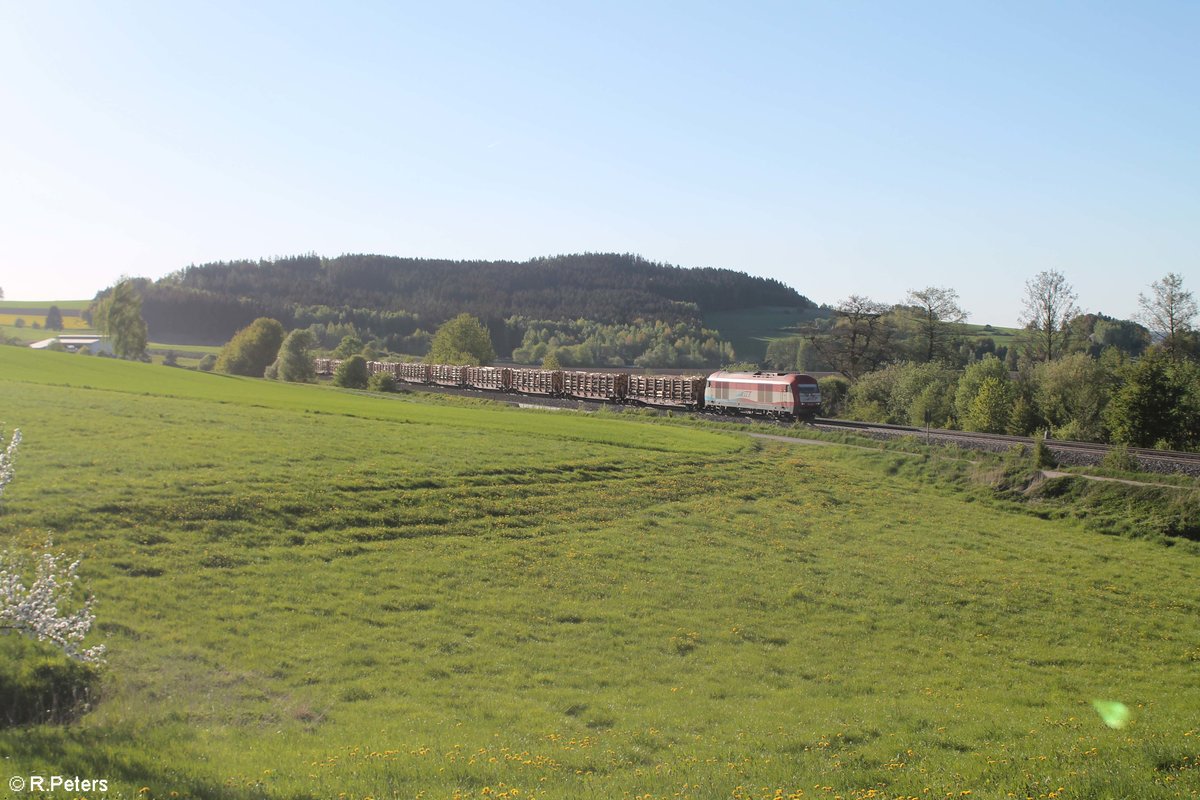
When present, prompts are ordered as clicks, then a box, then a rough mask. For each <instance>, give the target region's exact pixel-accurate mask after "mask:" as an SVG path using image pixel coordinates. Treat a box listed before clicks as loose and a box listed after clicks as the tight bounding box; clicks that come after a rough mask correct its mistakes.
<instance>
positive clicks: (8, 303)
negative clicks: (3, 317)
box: [0, 300, 92, 317]
mask: <svg viewBox="0 0 1200 800" xmlns="http://www.w3.org/2000/svg"><path fill="white" fill-rule="evenodd" d="M91 304H92V301H91V300H0V313H3V312H4V311H5V310H6V309H10V308H21V309H26V308H32V309H39V310H40V311H41V314H42V316H43V317H45V316H46V312H47V311H49V310H50V306H58V309H59V311H62V312H63V313H64V314H65V313H66V312H67V311H75V312H79V311H83V310H84V309H85V308H87V307H88V306H90V305H91Z"/></svg>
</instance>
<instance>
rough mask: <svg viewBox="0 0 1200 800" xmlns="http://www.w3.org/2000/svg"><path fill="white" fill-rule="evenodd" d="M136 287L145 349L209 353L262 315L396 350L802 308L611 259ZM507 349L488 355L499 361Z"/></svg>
mask: <svg viewBox="0 0 1200 800" xmlns="http://www.w3.org/2000/svg"><path fill="white" fill-rule="evenodd" d="M143 284H144V285H143V286H140V287H139V288H140V289H141V290H142V296H143V298H144V302H145V315H146V320H147V322H148V323H149V325H150V329H151V331H152V333H153V336H154V338H155V340H156V341H185V340H186V341H206V342H213V343H219V342H224V341H226V340H228V339H229V337H230V336H231V335H232V334H233V333H234V331H236V330H237V329H239V328H242V327H245V326H246V325H248V324H249V323H250V322H252V321H253V320H254V319H256V318H258V317H263V316H267V317H271V318H273V319H277V320H279V321H280V322H281V323H282V324H283V325H284V326H285V327H287V328H289V329H294V328H300V327H310V329H311V326H314V325H324V326H337V325H342V326H345V325H353V326H354V329H355V331H356V332H357V333H358V334H359V335H365V336H367V337H369V338H373V339H380V340H384V341H385V343H388V342H389V341H390V343H391V344H398V343H399V342H400V341H401V340H403V339H404V338H406V337H412V336H414V335H416V334H417V333H418V332H419V331H424V332H428V331H432V330H434V329H435V328H436V327H437V326H438V325H440V324H441V323H442V322H444V321H446V320H448V319H450V318H452V317H454V316H456V315H458V314H461V313H468V314H471V315H473V316H475V317H477V318H479V319H480V320H482V321H483V322H484V324H485V325H487V326H488V328H489V329H490V330H491V332H492V335H493V338H497V334H499V333H503V331H504V320H506V319H508V318H509V317H513V316H525V317H529V318H532V319H554V320H572V319H580V318H587V319H594V320H599V321H602V322H605V323H609V324H615V323H632V322H633V321H634V320H636V319H660V320H663V321H664V322H669V323H674V322H690V323H695V324H698V323H699V319H700V313H701V312H702V311H722V310H730V309H739V308H750V307H755V306H766V305H773V306H792V307H812V305H813V304H812V302H811V301H809V300H808V299H807V298H805V297H803V296H802V295H800V294H799V293H797V292H796V291H795V290H794V289H791V288H789V287H787V286H785V285H784V284H782V283H780V282H779V281H775V280H771V279H766V278H756V277H751V276H749V275H746V274H744V273H740V272H735V271H732V270H726V269H684V268H681V267H675V266H671V265H667V264H658V263H654V262H651V261H647V260H646V259H643V258H641V257H639V256H635V255H629V254H624V255H622V254H614V253H584V254H578V255H564V256H554V257H550V258H537V259H532V260H530V261H524V262H514V261H451V260H438V259H414V258H398V257H392V256H378V255H343V256H338V257H337V258H323V257H320V256H317V255H312V254H310V255H304V256H296V257H288V258H277V259H272V260H259V261H227V262H216V263H211V264H203V265H199V266H190V267H188V268H186V269H183V270H180V271H178V272H176V273H174V274H172V275H169V276H167V277H165V278H163V279H161V280H159V281H156V282H154V283H149V282H143ZM314 333H315V332H314ZM318 338H319V337H318ZM517 343H518V342H511V343H506V342H501V341H497V346H498V348H499V351H500V353H501V354H502V355H507V353H508V352H509V351H510V350H511V348H512V346H515V345H516V344H517ZM389 349H400V348H398V347H395V348H392V347H390V348H389Z"/></svg>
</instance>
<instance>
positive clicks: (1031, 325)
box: [1021, 270, 1079, 361]
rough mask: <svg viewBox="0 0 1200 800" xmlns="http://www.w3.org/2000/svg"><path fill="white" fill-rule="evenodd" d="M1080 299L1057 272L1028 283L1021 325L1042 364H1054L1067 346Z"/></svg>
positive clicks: (1037, 277)
mask: <svg viewBox="0 0 1200 800" xmlns="http://www.w3.org/2000/svg"><path fill="white" fill-rule="evenodd" d="M1077 297H1078V295H1076V294H1075V290H1074V289H1073V288H1072V287H1071V284H1069V283H1067V279H1066V277H1064V276H1063V274H1062V273H1061V272H1058V271H1057V270H1048V271H1046V272H1039V273H1038V274H1037V275H1036V276H1034V277H1033V278H1030V279H1029V280H1028V281H1027V282H1026V283H1025V297H1024V299H1023V300H1022V301H1021V302H1022V310H1021V323H1022V324H1024V325H1025V328H1026V330H1028V331H1029V332H1030V345H1031V347H1032V348H1033V350H1034V352H1035V353H1036V355H1037V358H1038V360H1039V361H1053V360H1054V359H1056V358H1058V357H1059V356H1060V355H1061V354H1062V352H1063V350H1064V349H1065V346H1066V341H1067V336H1068V328H1067V326H1068V324H1069V323H1070V322H1071V320H1072V319H1074V318H1075V317H1076V316H1078V315H1079V307H1078V306H1076V305H1075V300H1076V299H1077Z"/></svg>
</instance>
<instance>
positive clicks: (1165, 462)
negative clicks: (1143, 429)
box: [812, 418, 1200, 477]
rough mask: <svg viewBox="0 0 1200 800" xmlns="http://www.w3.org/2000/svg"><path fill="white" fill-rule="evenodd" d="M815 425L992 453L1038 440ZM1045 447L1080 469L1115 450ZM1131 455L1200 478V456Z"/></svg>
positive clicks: (1151, 466) (1146, 465)
mask: <svg viewBox="0 0 1200 800" xmlns="http://www.w3.org/2000/svg"><path fill="white" fill-rule="evenodd" d="M812 424H813V426H814V427H817V428H822V429H825V430H853V431H856V432H859V433H862V434H863V435H866V436H873V437H877V438H889V439H890V438H901V437H915V438H923V439H925V440H927V441H930V442H933V441H940V442H945V443H947V444H957V445H959V446H962V447H970V448H973V449H977V450H988V451H991V452H1004V451H1005V450H1008V449H1010V448H1012V447H1013V446H1015V445H1021V446H1023V447H1033V445H1034V439H1032V438H1031V437H1028V436H1006V435H1004V434H999V433H972V432H967V431H949V430H942V429H939V428H918V427H914V426H911V425H885V424H882V423H875V422H856V421H854V420H844V419H823V418H818V419H815V420H813V422H812ZM1045 445H1046V447H1047V448H1049V450H1050V452H1051V453H1053V454H1054V457H1055V458H1056V459H1057V460H1058V462H1059V463H1060V464H1071V465H1076V466H1088V465H1094V464H1099V463H1100V462H1102V461H1103V460H1104V457H1105V456H1107V455H1108V454H1109V452H1110V451H1111V450H1112V447H1111V446H1110V445H1106V444H1097V443H1096V442H1072V441H1067V440H1058V439H1046V440H1045ZM1127 452H1128V453H1129V455H1130V456H1131V457H1132V458H1134V459H1136V460H1137V462H1138V465H1139V466H1140V467H1141V468H1142V469H1143V470H1145V471H1147V472H1161V473H1170V472H1175V473H1183V474H1185V475H1193V476H1198V477H1200V453H1184V452H1179V451H1177V450H1151V449H1148V448H1143V447H1130V448H1128V450H1127Z"/></svg>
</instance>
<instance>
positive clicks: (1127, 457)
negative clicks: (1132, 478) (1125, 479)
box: [1101, 444, 1140, 472]
mask: <svg viewBox="0 0 1200 800" xmlns="http://www.w3.org/2000/svg"><path fill="white" fill-rule="evenodd" d="M1101 463H1102V465H1103V466H1105V467H1107V468H1108V469H1115V470H1118V471H1120V472H1137V471H1138V469H1139V467H1140V465H1139V464H1138V460H1137V457H1136V456H1134V455H1133V454H1131V453H1130V452H1129V448H1128V447H1126V446H1125V445H1123V444H1116V445H1113V446H1112V447H1111V448H1110V449H1109V451H1108V453H1107V454H1105V456H1104V461H1103V462H1101Z"/></svg>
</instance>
